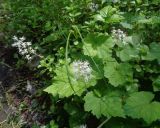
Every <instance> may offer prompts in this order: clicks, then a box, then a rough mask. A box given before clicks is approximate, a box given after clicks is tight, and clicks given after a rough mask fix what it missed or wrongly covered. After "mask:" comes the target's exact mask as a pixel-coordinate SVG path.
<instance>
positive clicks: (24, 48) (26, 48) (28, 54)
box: [12, 36, 36, 60]
mask: <svg viewBox="0 0 160 128" xmlns="http://www.w3.org/2000/svg"><path fill="white" fill-rule="evenodd" d="M13 40H14V43H13V44H12V47H17V48H18V51H19V54H21V55H22V56H24V57H25V59H27V60H31V59H32V57H33V55H35V54H36V51H35V50H34V49H33V48H32V43H31V42H26V41H25V40H26V39H25V37H21V38H18V37H16V36H14V37H13Z"/></svg>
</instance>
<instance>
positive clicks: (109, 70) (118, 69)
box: [104, 60, 133, 87]
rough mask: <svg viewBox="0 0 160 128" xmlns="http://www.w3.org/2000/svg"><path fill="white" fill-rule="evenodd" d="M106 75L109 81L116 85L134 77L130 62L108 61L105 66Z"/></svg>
mask: <svg viewBox="0 0 160 128" xmlns="http://www.w3.org/2000/svg"><path fill="white" fill-rule="evenodd" d="M104 76H105V77H106V78H108V80H109V83H110V84H111V85H113V86H115V87H117V86H119V85H123V84H124V83H126V82H128V81H131V80H132V79H133V71H132V67H131V65H130V64H128V63H117V62H116V61H114V60H113V61H108V62H106V64H105V66H104Z"/></svg>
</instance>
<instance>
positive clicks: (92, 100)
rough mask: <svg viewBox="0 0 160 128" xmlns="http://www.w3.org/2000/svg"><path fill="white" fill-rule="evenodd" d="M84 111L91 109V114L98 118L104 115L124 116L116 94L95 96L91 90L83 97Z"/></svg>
mask: <svg viewBox="0 0 160 128" xmlns="http://www.w3.org/2000/svg"><path fill="white" fill-rule="evenodd" d="M84 100H85V104H84V108H85V111H88V112H89V111H91V112H92V114H93V115H95V116H96V117H97V118H100V117H101V116H102V115H104V116H106V117H124V112H123V109H122V102H121V98H120V97H117V96H107V95H105V96H103V97H97V96H96V95H95V94H94V93H93V92H89V93H87V95H86V96H85V97H84Z"/></svg>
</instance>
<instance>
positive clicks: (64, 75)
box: [44, 66, 96, 98]
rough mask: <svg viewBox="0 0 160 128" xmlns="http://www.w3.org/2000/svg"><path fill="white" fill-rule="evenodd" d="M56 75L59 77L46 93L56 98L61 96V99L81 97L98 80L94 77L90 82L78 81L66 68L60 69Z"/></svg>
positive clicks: (56, 71)
mask: <svg viewBox="0 0 160 128" xmlns="http://www.w3.org/2000/svg"><path fill="white" fill-rule="evenodd" d="M70 68H71V67H70ZM55 73H56V75H57V76H55V78H54V80H53V83H52V85H51V86H49V87H47V88H46V89H45V90H44V91H45V92H48V93H51V94H52V95H54V96H55V95H59V97H60V98H63V97H69V96H71V95H78V96H80V95H81V94H82V93H83V92H84V91H85V90H86V89H87V88H88V87H90V86H94V85H95V84H96V79H95V77H94V76H93V75H92V76H91V80H89V81H88V82H84V80H76V78H75V77H74V75H73V73H72V71H69V74H68V72H67V70H66V67H65V66H62V67H58V68H57V69H56V70H55Z"/></svg>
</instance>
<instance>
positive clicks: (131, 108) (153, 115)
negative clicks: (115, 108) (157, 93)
mask: <svg viewBox="0 0 160 128" xmlns="http://www.w3.org/2000/svg"><path fill="white" fill-rule="evenodd" d="M153 98H154V95H153V94H152V93H150V92H135V93H133V94H131V95H130V97H129V98H128V99H127V101H126V104H125V106H124V109H125V113H126V115H128V116H130V117H132V118H138V119H140V118H142V119H144V121H146V122H147V123H152V122H153V121H156V120H157V119H160V103H159V102H156V101H153V102H152V100H153Z"/></svg>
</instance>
